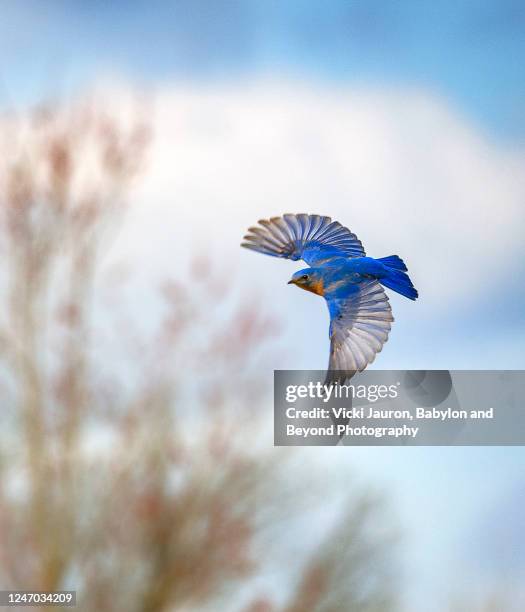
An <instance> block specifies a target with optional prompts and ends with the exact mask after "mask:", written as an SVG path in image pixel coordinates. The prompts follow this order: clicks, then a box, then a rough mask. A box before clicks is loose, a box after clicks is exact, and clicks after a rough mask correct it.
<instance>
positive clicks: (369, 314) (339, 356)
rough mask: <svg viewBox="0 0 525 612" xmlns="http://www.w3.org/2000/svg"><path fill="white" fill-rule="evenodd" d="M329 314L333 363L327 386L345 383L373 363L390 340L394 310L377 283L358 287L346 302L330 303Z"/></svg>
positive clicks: (336, 300) (367, 283) (363, 284)
mask: <svg viewBox="0 0 525 612" xmlns="http://www.w3.org/2000/svg"><path fill="white" fill-rule="evenodd" d="M327 302H328V308H329V311H330V360H329V363H328V372H327V375H326V382H327V384H330V383H335V382H339V383H344V381H345V380H348V379H349V378H351V377H352V376H353V375H354V374H355V373H356V372H361V371H362V370H364V369H365V368H366V366H367V365H368V364H370V363H372V361H374V359H375V356H376V354H377V353H379V352H380V351H381V349H382V348H383V345H384V343H385V342H386V341H387V340H388V334H389V332H390V328H391V324H392V321H393V320H394V318H393V316H392V309H391V308H390V303H389V301H388V297H387V295H386V293H385V291H384V290H383V287H382V286H381V285H380V284H379V283H378V282H377V281H375V280H370V281H365V282H363V283H359V284H356V285H355V290H354V291H353V292H352V293H351V295H350V296H349V297H346V298H344V299H332V300H327Z"/></svg>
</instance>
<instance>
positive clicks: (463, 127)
mask: <svg viewBox="0 0 525 612" xmlns="http://www.w3.org/2000/svg"><path fill="white" fill-rule="evenodd" d="M153 122H154V128H155V132H156V138H155V145H154V148H153V151H152V155H151V156H150V165H149V172H148V174H147V176H146V180H145V181H144V184H143V185H142V187H141V194H140V199H141V200H144V205H143V206H141V207H140V208H138V209H137V211H136V213H135V216H134V217H133V218H132V221H133V220H134V222H133V223H131V225H130V227H129V231H130V234H129V235H128V238H129V240H130V241H131V240H132V239H133V240H135V239H137V238H139V235H142V236H145V235H146V233H145V231H144V229H145V228H149V230H150V231H151V232H152V233H151V234H149V238H152V236H153V232H154V233H155V235H156V236H157V238H159V239H161V242H160V244H161V245H163V248H166V249H169V253H166V252H164V253H163V255H166V254H168V255H173V257H175V256H176V253H177V244H178V243H179V241H181V242H182V243H183V244H185V243H186V241H187V239H188V237H191V243H192V244H193V245H198V246H205V245H207V244H208V241H211V244H212V245H213V247H214V248H215V249H217V251H216V253H217V254H218V253H219V252H220V253H221V254H222V255H224V257H229V258H233V257H235V258H238V257H240V255H241V253H240V252H239V251H238V244H239V241H240V239H241V237H242V235H243V233H244V231H245V229H246V227H247V226H248V225H249V224H253V223H255V222H256V221H257V219H258V218H260V217H268V216H271V215H277V214H280V213H283V212H303V211H304V212H317V213H321V214H329V215H331V216H333V217H334V218H336V219H338V220H339V221H341V222H342V223H343V224H345V225H348V227H350V228H351V229H352V230H353V231H355V232H356V233H357V235H358V236H359V237H360V238H361V239H362V241H363V243H364V245H365V248H367V250H368V252H369V253H370V254H371V255H374V256H383V255H388V254H390V253H399V254H400V255H401V256H402V257H404V258H405V259H406V261H407V263H408V264H409V267H410V270H411V272H412V274H413V275H414V277H415V279H417V285H418V287H419V289H420V292H421V294H422V295H423V296H424V298H425V299H426V300H428V301H432V302H433V303H434V304H435V305H437V304H439V305H440V307H442V306H443V305H446V304H447V303H448V304H449V305H452V304H453V303H454V302H455V301H456V300H460V299H463V298H465V297H468V296H469V295H472V294H473V292H476V291H478V290H479V289H480V288H482V287H484V286H486V284H487V279H489V282H490V279H493V278H494V277H495V276H496V275H498V274H506V273H510V272H511V271H512V270H510V269H509V266H510V267H512V264H510V263H509V262H511V261H512V255H513V254H516V253H519V252H523V238H522V232H523V229H524V228H525V207H524V206H523V203H524V202H525V172H524V170H525V156H524V154H523V151H518V152H516V151H507V150H505V149H503V148H501V147H498V146H497V145H496V144H494V143H491V142H489V140H488V139H487V138H485V137H484V135H483V134H481V133H480V132H479V131H476V130H475V129H474V127H473V126H471V125H469V124H468V123H467V122H466V121H465V120H464V118H462V117H461V116H459V115H458V114H457V113H455V112H454V111H453V110H452V109H451V108H450V107H449V106H448V105H447V104H446V103H445V102H444V101H443V100H438V99H435V98H433V97H432V96H430V95H426V94H422V93H420V92H415V91H388V90H382V91H366V90H361V91H356V90H352V89H335V88H334V89H333V90H327V89H326V88H323V89H322V90H319V91H316V90H315V89H314V88H308V87H306V86H304V85H298V84H293V83H286V84H284V83H276V82H266V81H260V82H256V83H254V84H253V85H252V86H247V85H246V84H244V85H243V86H234V85H232V86H229V87H228V86H221V87H214V88H212V87H207V88H204V87H202V88H199V87H193V88H192V87H188V86H186V87H182V86H181V87H173V88H172V89H169V88H166V89H164V90H161V91H160V92H159V94H158V97H157V100H156V103H155V105H154V119H153ZM125 237H126V235H125V236H124V238H125ZM157 238H156V239H155V240H149V245H147V246H146V247H145V248H146V249H147V250H148V249H150V250H151V251H150V254H151V256H152V257H153V259H155V252H158V247H159V242H158V240H157ZM162 238H164V241H162ZM128 244H129V243H128ZM134 248H137V245H135V246H134ZM139 248H140V247H139ZM263 259H264V258H263ZM172 261H173V259H172ZM247 261H249V264H246V265H247V266H250V267H252V266H256V268H257V270H258V271H261V270H263V269H266V272H267V275H268V277H269V276H270V275H271V274H272V272H273V271H274V266H272V263H271V262H270V261H260V262H256V257H255V256H254V257H253V258H252V257H250V259H249V260H247ZM287 273H288V272H287ZM265 276H266V275H265Z"/></svg>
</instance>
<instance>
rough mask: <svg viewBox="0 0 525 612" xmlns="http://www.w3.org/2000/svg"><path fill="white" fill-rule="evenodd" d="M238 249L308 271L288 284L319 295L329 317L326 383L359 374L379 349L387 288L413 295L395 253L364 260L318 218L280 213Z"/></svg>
mask: <svg viewBox="0 0 525 612" xmlns="http://www.w3.org/2000/svg"><path fill="white" fill-rule="evenodd" d="M241 246H243V247H245V248H247V249H251V250H252V251H257V252H258V253H264V254H265V255H271V256H272V257H281V258H285V259H292V260H293V261H297V260H298V259H302V260H303V261H305V262H306V263H307V264H308V265H309V266H310V267H309V268H305V269H304V270H299V271H298V272H296V273H295V274H294V275H293V276H292V278H291V280H290V281H289V282H288V284H293V285H297V287H300V288H301V289H304V290H306V291H311V292H312V293H316V294H317V295H321V296H323V297H324V299H325V300H326V303H327V305H328V311H329V313H330V330H329V337H330V360H329V364H328V373H327V378H326V382H327V383H335V382H338V383H344V381H345V380H347V379H349V378H351V377H352V376H353V375H354V374H355V373H356V372H361V371H362V370H364V369H365V368H366V366H367V365H368V364H369V363H372V361H373V360H374V359H375V356H376V354H377V353H379V351H380V350H381V349H382V348H383V344H384V343H385V342H386V341H387V339H388V334H389V332H390V328H391V323H392V321H393V320H394V317H393V316H392V309H391V307H390V303H389V301H388V297H387V295H386V293H385V291H384V289H383V287H387V288H388V289H391V290H392V291H396V292H397V293H400V294H401V295H404V296H405V297H407V298H409V299H410V300H415V299H416V298H417V297H418V293H417V291H416V289H415V288H414V286H413V285H412V281H411V280H410V278H409V277H408V274H407V267H406V266H405V264H404V262H403V260H402V259H401V258H400V257H398V256H397V255H390V256H388V257H382V258H380V259H374V258H372V257H366V254H365V250H364V249H363V245H362V244H361V241H360V240H358V238H357V236H356V235H355V234H353V233H352V232H351V231H350V230H349V229H348V228H346V227H344V226H343V225H341V224H340V223H339V222H338V221H332V219H331V218H330V217H324V216H321V215H307V214H298V215H291V214H287V215H283V216H282V217H272V218H271V219H268V220H266V219H262V220H261V221H259V225H258V226H257V227H250V228H249V229H248V233H247V235H246V236H244V242H243V243H242V244H241Z"/></svg>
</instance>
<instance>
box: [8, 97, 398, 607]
mask: <svg viewBox="0 0 525 612" xmlns="http://www.w3.org/2000/svg"><path fill="white" fill-rule="evenodd" d="M140 117H141V115H140V113H138V114H137V115H136V116H134V115H133V113H131V114H130V113H123V114H122V116H120V117H119V118H117V117H116V116H110V115H109V114H108V112H107V110H105V109H102V108H101V107H100V106H99V107H97V106H96V105H92V104H91V105H90V104H87V103H86V104H78V105H75V106H73V107H71V108H68V109H60V108H50V107H46V108H40V109H38V110H36V111H34V112H33V113H30V114H29V115H27V116H26V115H24V116H23V117H18V118H15V117H6V118H4V120H3V122H2V124H1V128H2V129H1V135H2V137H3V139H4V140H3V143H2V144H3V146H2V151H3V153H2V158H1V159H0V172H1V175H0V188H1V191H0V211H1V215H2V217H1V227H0V245H1V249H2V254H3V260H4V264H5V265H4V266H3V272H2V277H1V279H0V280H1V283H2V292H1V294H0V300H1V303H2V309H1V312H2V317H3V321H2V328H1V336H0V349H1V355H2V358H3V361H2V370H1V373H2V383H1V385H2V386H1V387H0V392H1V394H2V408H3V410H4V435H3V436H2V442H1V447H0V453H1V454H0V470H1V477H2V478H1V481H0V582H1V587H2V588H6V589H7V588H8V589H47V590H53V589H65V588H74V589H77V591H78V604H77V605H78V608H79V609H81V610H93V611H94V610H97V611H101V612H104V611H106V610H107V611H112V610H116V611H117V610H118V611H121V610H127V611H137V612H139V611H142V610H143V611H148V612H155V611H157V610H158V611H161V610H204V609H210V610H217V609H225V610H234V609H239V610H241V609H248V610H251V611H252V612H256V611H258V612H262V611H264V610H268V611H270V610H272V611H274V610H281V611H282V612H299V611H303V610H311V611H319V612H329V611H335V610H346V611H350V612H352V611H363V612H365V611H375V610H393V609H394V608H395V605H394V597H393V591H394V589H393V582H392V580H391V575H392V573H393V572H392V568H393V567H395V563H394V561H393V560H392V559H391V558H390V557H391V552H392V543H391V541H390V540H389V539H388V538H387V539H385V538H384V535H381V533H379V532H378V531H377V530H376V529H375V526H377V524H379V523H380V522H381V521H384V518H381V517H380V516H379V515H377V512H378V511H379V510H380V507H381V504H380V503H379V502H378V501H377V500H371V498H370V497H369V496H368V495H366V494H363V493H362V492H360V491H359V490H356V489H355V488H353V489H351V488H350V487H349V488H348V493H346V494H345V508H346V510H345V511H344V512H343V513H342V514H341V518H340V520H339V522H337V524H336V525H335V526H334V527H333V531H332V532H331V533H329V534H328V535H327V537H326V538H325V540H324V541H323V542H322V543H321V544H320V545H319V547H317V548H316V552H314V554H313V556H311V558H309V559H306V560H303V559H301V558H298V559H295V563H296V565H297V567H296V572H295V575H296V578H295V579H294V578H293V577H292V576H293V572H291V574H290V578H289V579H287V578H286V571H287V570H288V569H290V568H287V567H283V568H282V576H284V577H285V578H284V579H282V581H281V582H282V583H281V584H279V585H278V586H277V587H275V589H272V590H270V592H268V593H265V592H263V593H262V594H261V596H260V597H259V596H258V595H255V596H254V595H253V594H252V593H251V592H250V590H251V586H250V585H252V584H254V583H253V579H254V577H256V576H257V575H259V574H260V572H261V570H264V568H266V569H268V568H270V569H271V568H272V567H273V568H275V567H277V566H279V565H280V564H281V563H282V561H280V560H279V558H278V557H276V558H272V547H271V545H270V544H268V542H269V541H271V537H266V540H265V537H264V534H265V533H266V534H268V533H271V531H272V529H274V528H275V526H276V525H279V524H282V522H283V521H288V522H289V523H290V526H293V524H294V521H295V520H296V518H297V516H296V513H297V509H298V507H299V508H300V507H301V504H304V506H308V505H311V504H313V501H314V498H315V497H316V494H315V493H312V492H309V491H308V490H307V489H308V487H307V485H305V486H304V487H303V486H301V485H299V484H297V483H296V482H295V481H294V480H293V479H292V478H291V477H290V476H289V474H288V472H287V470H288V469H289V463H288V462H289V458H290V452H287V453H285V452H280V449H274V448H273V447H271V443H268V444H265V443H264V442H260V441H259V442H257V436H258V435H259V434H260V432H261V431H262V430H264V427H265V426H267V424H268V417H269V415H268V407H267V406H266V407H265V410H264V411H263V410H259V407H260V406H261V403H262V402H265V401H266V400H267V398H268V396H267V393H266V394H265V389H264V384H263V381H262V379H261V375H260V372H261V364H262V363H263V361H262V360H264V358H265V352H264V351H265V346H266V344H267V339H268V338H270V337H271V336H272V333H274V332H275V324H274V322H273V321H272V320H271V319H270V318H268V317H267V316H266V315H264V314H263V313H261V312H260V310H259V308H257V307H255V305H250V304H246V303H245V301H244V300H241V301H240V302H239V305H237V302H236V300H235V299H234V295H233V294H232V292H230V294H228V293H227V292H226V293H225V294H224V295H223V298H222V305H220V306H218V307H216V308H214V309H209V308H208V309H205V308H203V306H202V304H206V303H207V300H206V296H208V295H209V294H210V292H213V294H214V295H215V296H217V295H218V294H219V291H218V289H219V288H222V289H223V288H224V286H225V279H224V278H222V277H221V276H220V274H218V273H217V271H214V270H213V269H212V267H211V263H210V262H208V261H206V260H203V259H195V260H194V261H193V262H192V270H191V277H192V282H191V285H190V284H189V283H187V282H185V281H184V280H183V279H180V278H179V279H175V280H169V279H168V281H167V282H166V284H165V285H164V286H163V287H162V288H161V290H160V296H161V299H162V300H163V306H162V309H163V310H162V312H163V313H164V314H163V315H162V316H161V318H160V319H159V321H158V325H157V328H156V331H155V332H153V333H149V334H147V335H146V337H144V336H141V334H140V333H138V331H137V330H136V329H135V328H134V325H133V322H132V321H130V320H127V319H125V312H124V310H125V309H124V308H123V307H122V308H116V309H113V308H109V310H110V312H109V313H107V312H106V313H105V315H107V316H108V317H113V319H111V320H112V321H113V323H112V325H111V326H110V327H111V329H112V334H113V338H114V340H115V341H116V343H117V345H119V346H121V347H122V350H121V352H120V353H119V358H118V359H119V360H120V361H121V362H122V364H123V368H121V369H123V371H124V375H123V376H122V375H121V376H119V375H117V373H116V372H114V371H113V369H112V368H113V366H114V365H115V364H114V362H113V361H114V358H113V357H109V356H108V355H102V356H101V355H98V356H97V350H96V349H97V348H99V347H103V346H105V344H104V339H103V338H102V337H101V333H102V332H101V331H100V327H101V326H100V325H99V324H98V321H97V316H98V315H97V314H96V313H95V311H96V308H97V306H96V305H97V304H99V305H100V303H101V302H102V303H103V300H102V301H101V300H100V299H99V297H100V296H99V295H98V294H99V293H100V291H102V290H101V289H100V286H101V284H100V283H99V282H97V279H98V276H99V275H100V269H101V268H100V254H101V252H103V248H102V247H103V246H104V245H105V244H106V242H105V239H106V238H107V237H111V235H112V233H113V232H114V231H115V228H116V227H118V226H119V224H120V221H121V215H122V212H123V210H124V208H125V202H126V194H127V192H128V190H129V188H130V186H131V185H132V184H133V181H135V180H136V177H137V175H138V173H139V170H140V168H141V166H142V163H143V162H144V159H145V156H146V154H147V146H148V142H149V139H150V133H149V129H148V126H147V124H146V123H145V122H143V121H142V120H141V118H140ZM174 231H175V230H174ZM113 289H115V287H113ZM115 290H117V291H118V287H117V288H116V289H115ZM121 306H122V304H121ZM106 310H108V309H106ZM254 347H259V348H258V349H257V350H254ZM99 352H100V351H99ZM116 369H117V370H118V368H116ZM268 369H269V368H268ZM122 378H123V379H124V380H122ZM265 424H266V425H265ZM104 440H106V444H105V445H104V444H103V441H104ZM294 452H297V451H294ZM305 480H306V479H305ZM350 489H351V490H350ZM340 493H341V492H340V491H338V494H340ZM386 531H388V530H386ZM382 533H383V534H384V530H383V532H382ZM265 541H266V544H264V545H263V544H262V542H265ZM257 558H258V560H257ZM297 576H299V577H298V578H297ZM294 585H295V586H294ZM263 590H264V589H263ZM277 591H279V592H277ZM247 592H248V596H247V595H246V593H247ZM247 600H248V603H247ZM283 602H284V603H283Z"/></svg>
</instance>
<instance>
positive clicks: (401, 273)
mask: <svg viewBox="0 0 525 612" xmlns="http://www.w3.org/2000/svg"><path fill="white" fill-rule="evenodd" d="M379 261H380V262H381V263H382V264H383V265H384V266H385V269H386V274H385V275H384V276H382V277H381V278H380V279H379V282H380V283H381V284H382V285H383V286H384V287H387V288H388V289H392V291H396V292H397V293H400V294H401V295H404V296H405V297H407V298H408V299H409V300H415V299H416V298H417V297H418V292H417V290H416V289H415V287H414V285H413V284H412V281H411V280H410V278H409V276H408V274H407V273H406V272H407V267H406V266H405V262H404V261H403V260H402V259H401V258H400V257H398V256H397V255H390V256H389V257H383V258H381V259H379Z"/></svg>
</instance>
